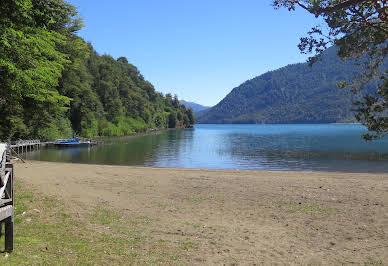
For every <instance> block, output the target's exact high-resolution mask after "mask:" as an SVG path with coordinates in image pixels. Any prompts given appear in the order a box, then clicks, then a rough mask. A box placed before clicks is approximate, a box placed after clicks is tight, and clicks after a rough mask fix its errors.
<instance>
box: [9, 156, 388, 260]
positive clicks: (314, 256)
mask: <svg viewBox="0 0 388 266" xmlns="http://www.w3.org/2000/svg"><path fill="white" fill-rule="evenodd" d="M15 168H16V171H15V173H16V179H15V180H20V182H21V183H22V184H24V185H25V186H28V187H30V188H31V189H32V190H34V191H37V192H39V193H42V194H44V195H47V196H50V197H58V198H59V199H60V200H61V201H63V202H65V203H66V206H67V209H68V210H71V212H73V213H75V214H76V215H78V216H79V217H81V218H82V217H84V218H82V219H86V218H85V217H89V214H88V213H91V212H92V213H93V212H96V210H98V209H99V208H102V207H104V208H106V209H108V210H110V211H115V212H117V213H119V214H120V217H131V219H135V220H136V219H143V220H144V219H145V218H144V217H146V220H147V221H149V222H147V224H146V226H144V228H143V229H142V230H144V231H143V233H144V236H145V237H146V239H148V241H150V242H151V243H161V242H160V241H162V242H163V243H167V244H168V246H169V247H176V246H181V245H182V243H184V252H185V254H186V255H184V256H183V257H180V258H179V259H178V261H175V262H174V263H173V264H189V265H192V264H202V265H203V264H208V265H209V264H210V265H213V264H227V265H230V264H233V263H234V264H236V263H238V264H254V263H257V264H270V263H274V262H276V263H280V264H314V265H315V264H341V263H344V264H350V263H357V264H365V263H370V262H371V261H372V262H373V261H377V262H381V263H383V262H387V261H388V245H387V244H386V243H388V213H387V212H386V206H388V193H387V192H388V174H368V173H331V172H287V171H285V172H280V171H261V170H203V169H182V168H178V169H174V168H151V167H142V166H141V167H138V166H116V165H88V164H69V163H52V162H42V161H27V164H22V163H16V164H15ZM16 182H18V181H16ZM120 228H121V227H120ZM120 230H124V229H120ZM120 232H122V231H120ZM124 232H125V231H124ZM167 244H166V245H167ZM144 248H145V249H146V250H147V247H144ZM179 250H181V249H179ZM122 262H124V261H122Z"/></svg>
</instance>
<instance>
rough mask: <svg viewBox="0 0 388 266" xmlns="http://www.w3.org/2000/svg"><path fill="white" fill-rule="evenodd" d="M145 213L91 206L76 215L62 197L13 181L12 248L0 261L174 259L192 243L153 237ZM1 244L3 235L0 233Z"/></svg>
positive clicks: (146, 261) (165, 261)
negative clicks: (92, 207)
mask: <svg viewBox="0 0 388 266" xmlns="http://www.w3.org/2000/svg"><path fill="white" fill-rule="evenodd" d="M157 222H158V221H154V220H152V219H151V218H149V217H146V216H140V217H126V216H125V215H121V214H120V213H119V212H117V211H115V210H112V209H104V208H100V209H95V210H91V211H89V212H85V214H82V215H81V217H78V216H77V215H73V214H72V213H70V212H69V211H68V209H67V208H66V207H65V204H64V202H62V201H61V200H58V199H57V198H55V197H47V196H43V195H42V194H40V193H36V192H33V191H32V190H31V189H30V188H28V187H27V186H25V185H23V184H21V185H20V184H16V185H15V249H14V251H13V252H12V253H10V254H5V253H3V254H0V264H1V265H41V264H50V265H52V264H54V265H57V264H62V265H63V264H65V265H68V264H71V265H79V264H81V265H96V264H98V265H104V264H107V265H117V264H125V265H128V264H129V265H130V264H135V265H139V264H140V265H142V264H155V265H161V264H163V265H177V264H182V262H181V260H182V259H183V260H184V258H185V257H186V256H187V250H188V249H191V248H193V247H196V246H197V244H196V243H195V242H193V241H190V240H188V239H185V240H183V241H177V242H169V241H165V240H161V239H154V238H153V237H152V234H150V233H149V232H147V228H149V226H150V225H153V223H157ZM0 243H1V244H0V249H1V250H4V238H3V237H1V239H0Z"/></svg>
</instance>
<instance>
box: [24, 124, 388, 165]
mask: <svg viewBox="0 0 388 266" xmlns="http://www.w3.org/2000/svg"><path fill="white" fill-rule="evenodd" d="M365 132H366V129H365V128H364V127H363V126H361V125H354V124H319V125H196V126H195V128H194V129H186V130H170V131H166V132H163V133H161V134H157V135H151V136H143V137H125V138H110V139H106V140H105V144H104V145H101V146H96V147H92V148H63V149H56V148H47V149H41V150H40V151H35V152H31V153H29V154H27V158H28V159H37V160H44V161H59V162H74V163H97V164H117V165H142V166H159V167H178V168H213V169H263V170H302V171H345V172H388V139H387V138H386V139H382V140H376V141H373V142H365V141H364V140H363V139H362V138H361V135H362V134H363V133H365Z"/></svg>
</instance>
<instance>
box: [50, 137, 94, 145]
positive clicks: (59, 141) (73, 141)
mask: <svg viewBox="0 0 388 266" xmlns="http://www.w3.org/2000/svg"><path fill="white" fill-rule="evenodd" d="M54 145H57V146H63V147H65V146H66V147H67V146H89V145H91V141H90V140H86V141H80V140H79V139H78V138H77V137H75V136H74V137H72V138H68V139H57V140H56V141H55V142H54Z"/></svg>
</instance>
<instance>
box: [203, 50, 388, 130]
mask: <svg viewBox="0 0 388 266" xmlns="http://www.w3.org/2000/svg"><path fill="white" fill-rule="evenodd" d="M321 59H322V60H321V61H319V62H317V63H315V64H314V65H313V66H312V67H310V66H309V65H308V64H307V63H299V64H293V65H288V66H286V67H283V68H280V69H278V70H275V71H270V72H267V73H265V74H263V75H261V76H258V77H256V78H253V79H251V80H248V81H246V82H244V83H243V84H241V85H240V86H238V87H237V88H234V89H233V90H232V91H231V92H230V93H229V94H228V95H227V96H226V97H225V98H224V99H223V100H222V101H221V102H219V103H218V104H217V105H216V106H214V107H212V108H210V109H208V110H207V111H205V112H203V113H201V114H200V115H198V119H197V121H198V123H215V124H222V123H225V124H226V123H232V124H233V123H246V124H261V123H268V124H271V123H334V122H352V121H354V118H353V115H352V113H351V111H350V109H351V107H352V102H353V100H354V95H352V93H351V92H350V91H349V90H348V89H339V88H338V87H337V83H338V82H339V81H343V80H351V79H352V78H353V77H355V76H356V75H357V74H358V73H359V72H360V70H361V68H360V67H359V66H356V65H355V64H354V60H347V61H342V60H340V59H339V58H338V56H337V54H336V48H335V47H331V48H329V49H327V50H326V51H325V53H324V54H323V56H322V58H321ZM385 65H387V64H385ZM371 88H372V86H371Z"/></svg>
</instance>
